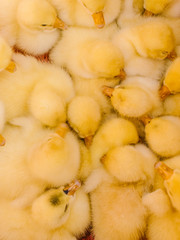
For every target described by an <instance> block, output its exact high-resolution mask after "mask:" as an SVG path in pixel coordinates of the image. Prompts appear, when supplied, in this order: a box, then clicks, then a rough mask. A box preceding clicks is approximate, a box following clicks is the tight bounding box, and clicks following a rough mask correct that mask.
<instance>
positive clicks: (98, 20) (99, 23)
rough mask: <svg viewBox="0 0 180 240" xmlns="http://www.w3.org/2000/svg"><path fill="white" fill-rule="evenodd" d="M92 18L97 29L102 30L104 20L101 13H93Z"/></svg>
mask: <svg viewBox="0 0 180 240" xmlns="http://www.w3.org/2000/svg"><path fill="white" fill-rule="evenodd" d="M92 17H93V20H94V23H95V25H96V27H97V28H103V27H104V26H105V20H104V15H103V12H102V11H100V12H96V13H93V15H92Z"/></svg>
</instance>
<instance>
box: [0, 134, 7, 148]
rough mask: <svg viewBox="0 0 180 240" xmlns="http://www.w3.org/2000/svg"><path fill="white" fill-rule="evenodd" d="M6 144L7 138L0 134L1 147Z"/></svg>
mask: <svg viewBox="0 0 180 240" xmlns="http://www.w3.org/2000/svg"><path fill="white" fill-rule="evenodd" d="M5 143H6V140H5V138H4V137H3V136H2V135H1V134H0V146H4V145H5Z"/></svg>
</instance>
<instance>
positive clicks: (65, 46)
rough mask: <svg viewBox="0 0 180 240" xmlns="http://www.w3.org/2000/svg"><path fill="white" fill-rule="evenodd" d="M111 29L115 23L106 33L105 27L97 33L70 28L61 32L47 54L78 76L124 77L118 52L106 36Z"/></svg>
mask: <svg viewBox="0 0 180 240" xmlns="http://www.w3.org/2000/svg"><path fill="white" fill-rule="evenodd" d="M111 31H112V32H113V31H114V27H113V28H112V30H110V31H109V32H108V33H107V30H105V31H102V32H100V33H99V32H97V31H95V30H92V29H91V30H88V29H81V28H70V29H69V30H67V31H66V32H64V34H63V37H62V40H60V41H59V42H58V44H57V45H56V46H55V47H54V49H53V50H52V52H51V54H50V58H51V59H52V61H53V62H54V63H55V64H57V65H59V66H65V67H67V68H68V69H69V70H70V71H71V73H72V74H73V75H77V76H80V77H84V78H88V79H89V78H96V77H105V78H113V77H117V76H119V78H124V73H123V72H122V71H123V67H124V61H123V57H122V55H121V52H120V50H119V49H118V48H117V47H115V46H114V45H113V44H112V43H111V42H110V41H109V40H108V39H109V38H110V32H111ZM72 38H73V41H71V40H72Z"/></svg>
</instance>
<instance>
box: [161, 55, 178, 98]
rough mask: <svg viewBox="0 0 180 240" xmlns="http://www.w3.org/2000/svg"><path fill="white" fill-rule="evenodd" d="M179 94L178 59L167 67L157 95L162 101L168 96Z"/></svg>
mask: <svg viewBox="0 0 180 240" xmlns="http://www.w3.org/2000/svg"><path fill="white" fill-rule="evenodd" d="M179 92H180V57H178V58H177V59H176V60H175V61H173V63H172V64H171V65H170V66H169V68H168V70H167V72H166V75H165V78H164V81H163V86H162V87H161V89H160V91H159V94H160V97H161V99H162V100H164V99H165V98H166V97H167V96H168V95H170V94H171V93H172V94H176V93H179Z"/></svg>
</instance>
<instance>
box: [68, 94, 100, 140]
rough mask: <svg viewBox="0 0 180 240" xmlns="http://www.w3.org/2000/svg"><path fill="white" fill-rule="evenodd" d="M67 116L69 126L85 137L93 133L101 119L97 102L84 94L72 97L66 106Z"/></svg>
mask: <svg viewBox="0 0 180 240" xmlns="http://www.w3.org/2000/svg"><path fill="white" fill-rule="evenodd" d="M67 116H68V121H69V123H70V125H71V127H72V128H73V129H74V130H75V131H76V132H77V133H78V135H79V136H80V137H81V138H85V139H87V138H88V137H91V136H93V135H94V134H95V132H96V130H97V129H98V126H99V124H100V121H101V111H100V107H99V105H98V103H97V102H96V101H95V100H94V99H93V98H90V97H85V96H76V97H75V98H73V100H72V101H71V102H70V104H69V106H68V111H67Z"/></svg>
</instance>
